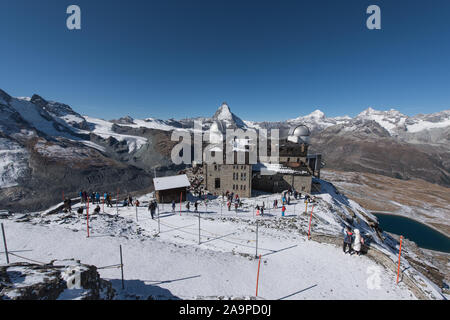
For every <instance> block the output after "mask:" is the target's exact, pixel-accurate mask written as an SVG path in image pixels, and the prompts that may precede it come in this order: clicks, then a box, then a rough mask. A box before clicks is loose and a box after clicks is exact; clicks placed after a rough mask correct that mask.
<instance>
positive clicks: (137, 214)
mask: <svg viewBox="0 0 450 320" xmlns="http://www.w3.org/2000/svg"><path fill="white" fill-rule="evenodd" d="M137 211H138V209H137V204H136V221H139V219H138V212H137Z"/></svg>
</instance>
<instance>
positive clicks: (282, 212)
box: [281, 205, 286, 217]
mask: <svg viewBox="0 0 450 320" xmlns="http://www.w3.org/2000/svg"><path fill="white" fill-rule="evenodd" d="M285 211H286V207H285V206H284V205H283V206H282V207H281V216H283V217H284V212H285Z"/></svg>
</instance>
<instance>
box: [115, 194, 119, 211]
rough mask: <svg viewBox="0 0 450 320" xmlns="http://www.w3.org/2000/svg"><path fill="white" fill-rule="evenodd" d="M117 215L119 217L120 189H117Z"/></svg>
mask: <svg viewBox="0 0 450 320" xmlns="http://www.w3.org/2000/svg"><path fill="white" fill-rule="evenodd" d="M116 214H117V215H119V189H117V198H116Z"/></svg>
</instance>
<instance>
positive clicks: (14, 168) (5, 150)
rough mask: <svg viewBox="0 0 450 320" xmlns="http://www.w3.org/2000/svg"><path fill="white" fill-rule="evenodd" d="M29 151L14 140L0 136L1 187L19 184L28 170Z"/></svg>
mask: <svg viewBox="0 0 450 320" xmlns="http://www.w3.org/2000/svg"><path fill="white" fill-rule="evenodd" d="M28 156H29V155H28V151H27V150H26V149H25V148H23V147H21V146H20V145H19V144H18V143H16V142H13V141H12V140H9V139H5V138H0V179H1V180H0V188H9V187H13V186H16V185H18V179H19V178H21V177H22V176H23V175H24V174H25V173H26V171H27V170H28V163H27V160H26V159H28Z"/></svg>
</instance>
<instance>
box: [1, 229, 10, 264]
mask: <svg viewBox="0 0 450 320" xmlns="http://www.w3.org/2000/svg"><path fill="white" fill-rule="evenodd" d="M2 235H3V245H4V247H5V256H6V263H7V264H9V256H8V246H7V245H6V235H5V228H4V227H3V223H2Z"/></svg>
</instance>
